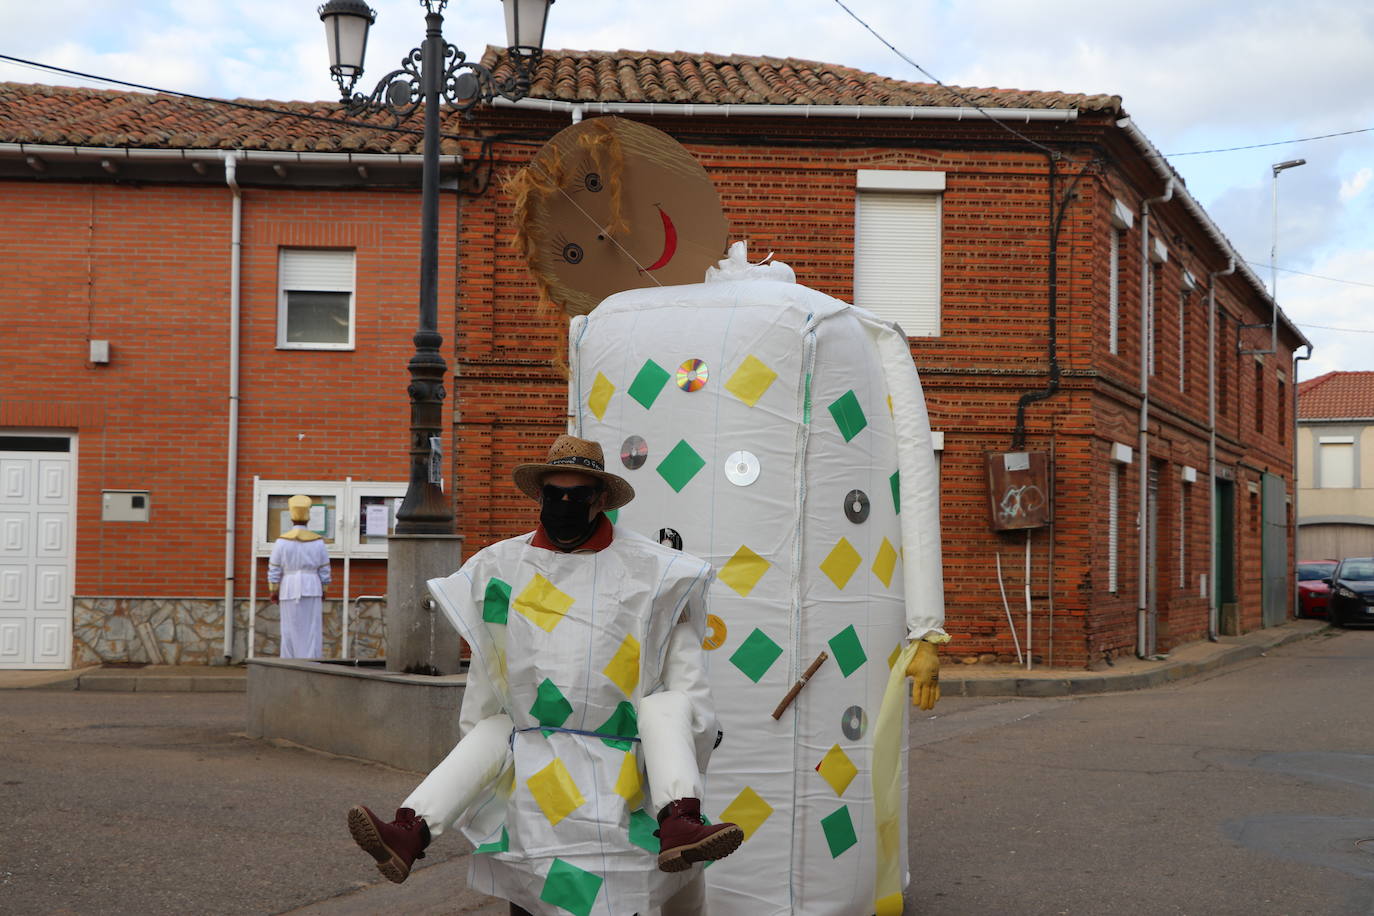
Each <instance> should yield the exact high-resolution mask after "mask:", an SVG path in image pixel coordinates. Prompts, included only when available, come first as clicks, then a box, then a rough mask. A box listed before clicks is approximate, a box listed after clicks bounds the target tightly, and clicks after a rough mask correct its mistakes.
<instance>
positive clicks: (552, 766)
mask: <svg viewBox="0 0 1374 916" xmlns="http://www.w3.org/2000/svg"><path fill="white" fill-rule="evenodd" d="M514 477H515V482H516V484H517V486H519V488H520V489H521V490H522V491H523V492H524V493H525V494H526V495H528V496H530V497H531V498H533V499H536V500H538V502H539V505H540V514H539V520H540V524H539V528H538V529H536V530H535V531H532V532H530V533H528V534H524V535H521V536H519V537H514V538H510V539H507V540H504V541H501V542H499V543H496V544H493V545H491V546H490V547H487V548H485V549H484V550H481V551H479V552H478V553H477V554H475V555H474V556H473V557H472V558H471V559H469V560H468V561H467V562H466V563H465V564H464V565H463V567H462V568H461V569H460V570H459V571H458V572H457V573H455V574H453V575H452V576H449V577H448V578H445V579H433V580H431V581H430V582H429V588H430V592H431V594H433V595H434V597H435V599H436V601H437V602H438V604H439V606H440V608H441V609H442V610H443V612H444V614H445V615H446V616H447V618H448V619H449V620H450V621H451V622H452V623H453V624H454V626H455V627H457V629H458V630H459V632H460V633H461V634H462V636H463V638H464V640H465V641H466V642H467V644H468V645H469V647H470V648H471V651H472V663H471V667H470V670H469V673H468V682H467V688H466V692H465V694H464V697H463V708H462V714H461V730H462V734H463V738H462V740H461V741H459V743H458V745H457V746H456V747H455V748H454V749H453V751H452V752H450V754H449V755H448V756H447V757H446V758H445V759H444V760H443V761H441V762H440V764H439V765H438V766H437V767H436V768H435V769H434V770H433V771H432V772H431V773H430V774H429V775H428V776H427V777H426V778H425V780H424V781H423V782H422V783H421V784H420V785H419V786H418V787H417V788H416V789H415V791H414V792H412V793H411V794H410V796H409V797H408V798H407V799H406V800H405V801H404V802H402V805H401V808H400V809H399V810H398V811H397V812H396V817H395V818H394V819H393V820H392V821H391V822H389V823H388V822H383V821H382V820H381V818H379V817H377V815H375V814H373V813H372V811H371V810H369V809H368V808H366V807H364V806H361V805H360V806H356V807H354V808H353V809H351V810H350V811H349V817H348V821H349V829H350V832H351V833H352V835H353V838H354V840H355V841H356V842H357V843H358V845H359V846H360V847H362V849H363V850H364V851H366V852H367V853H368V854H369V855H371V856H372V857H373V858H374V859H375V860H376V862H377V867H378V869H379V870H380V871H381V872H382V874H383V875H385V876H386V877H387V878H388V879H390V880H391V881H395V882H398V883H399V882H401V881H404V880H405V879H406V877H407V876H408V875H409V873H410V869H411V866H412V864H413V862H414V861H415V859H417V858H420V857H422V856H423V854H424V853H423V850H424V848H425V847H426V846H427V845H428V843H429V842H430V840H431V839H432V838H433V837H435V836H437V835H439V834H441V833H443V832H444V831H445V830H446V829H448V828H449V827H457V828H458V829H459V830H461V831H462V832H463V834H464V835H465V836H466V837H467V838H468V840H469V841H471V842H472V844H473V845H474V846H475V847H476V849H475V852H474V855H473V856H472V861H471V866H470V869H469V884H470V886H471V887H473V888H474V889H476V890H478V891H482V892H484V893H488V894H492V895H494V896H498V897H502V898H505V899H506V900H508V901H510V909H511V913H512V914H514V916H521V914H535V913H537V914H548V916H555V914H564V913H572V914H574V916H592V914H596V916H631V914H636V913H638V914H644V916H648V914H649V913H650V912H651V911H652V910H654V909H655V908H660V907H661V908H662V913H664V914H675V916H686V914H699V913H702V912H704V911H705V905H704V899H703V897H704V894H703V882H702V880H701V874H702V867H701V866H698V867H693V866H694V865H697V863H704V862H708V861H711V860H714V859H719V858H723V857H724V856H727V855H729V854H730V853H731V852H733V851H734V850H735V849H736V848H737V847H738V846H739V844H740V843H741V842H742V841H743V833H742V831H741V830H740V828H739V827H737V826H736V825H734V824H731V823H720V824H714V825H708V824H706V823H704V822H703V819H702V817H701V814H700V801H699V800H700V798H701V797H702V795H703V785H702V771H703V769H704V768H705V766H706V762H707V759H708V758H709V755H710V753H711V750H712V749H713V746H714V744H715V743H716V739H717V737H718V732H717V729H716V718H715V713H714V709H713V707H712V704H711V697H710V691H709V689H708V687H707V684H706V678H705V673H704V665H703V659H702V638H703V633H704V630H705V620H706V606H705V596H706V590H707V588H708V586H709V585H710V583H711V580H712V578H713V576H714V573H713V571H712V569H711V567H710V566H709V564H707V563H705V562H704V561H702V560H699V559H697V558H696V557H693V556H691V555H689V554H686V553H683V552H681V551H678V550H674V549H672V548H671V547H667V546H663V545H660V544H658V543H655V542H653V541H651V540H648V539H647V538H644V537H642V536H639V535H636V534H634V533H632V532H630V531H626V530H621V529H620V528H618V527H616V526H615V525H613V524H612V522H611V521H610V520H609V519H608V518H607V516H606V514H605V513H606V512H612V511H615V510H618V509H619V508H620V507H621V506H623V505H625V504H626V503H628V502H629V501H630V500H631V499H633V498H634V490H633V488H632V487H631V486H630V485H629V483H628V482H626V481H625V480H624V479H623V478H621V477H619V476H617V475H615V474H611V473H608V472H606V470H605V461H604V458H603V453H602V450H601V447H600V446H599V445H597V444H596V443H594V442H589V441H587V440H584V439H578V438H576V437H573V436H561V437H559V438H558V440H557V441H556V442H555V443H554V444H553V447H552V448H551V449H550V450H549V456H548V459H547V461H545V462H543V463H540V464H527V465H521V466H520V467H517V468H516V469H515V474H514ZM646 783H647V789H648V791H647V793H646V792H645V786H646ZM646 803H647V804H646ZM655 814H656V815H657V817H656V818H655V816H654V815H655ZM655 821H657V823H656V824H655ZM655 826H657V828H658V829H657V830H655V829H654V828H655Z"/></svg>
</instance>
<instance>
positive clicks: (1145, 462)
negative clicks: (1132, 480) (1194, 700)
mask: <svg viewBox="0 0 1374 916" xmlns="http://www.w3.org/2000/svg"><path fill="white" fill-rule="evenodd" d="M1173 196H1174V180H1173V179H1172V178H1170V179H1168V180H1167V181H1165V183H1164V193H1163V194H1161V195H1160V196H1159V197H1149V198H1146V199H1145V200H1143V201H1141V204H1140V508H1139V510H1138V511H1139V513H1140V524H1138V525H1137V526H1136V531H1137V532H1138V535H1137V542H1136V555H1137V561H1136V595H1137V598H1136V613H1135V625H1136V636H1135V654H1136V655H1137V656H1138V657H1139V658H1147V657H1148V656H1149V655H1150V654H1151V652H1150V649H1151V648H1152V647H1151V646H1149V645H1148V642H1149V640H1148V638H1147V637H1148V632H1147V630H1148V621H1147V617H1148V613H1149V597H1148V595H1147V594H1146V583H1147V582H1148V581H1149V579H1148V573H1149V570H1148V568H1147V567H1148V559H1149V558H1148V557H1146V555H1145V549H1146V545H1147V544H1149V540H1150V512H1149V509H1150V505H1149V500H1150V350H1149V347H1150V286H1151V280H1150V204H1162V203H1167V202H1168V201H1169V200H1171V199H1172V198H1173Z"/></svg>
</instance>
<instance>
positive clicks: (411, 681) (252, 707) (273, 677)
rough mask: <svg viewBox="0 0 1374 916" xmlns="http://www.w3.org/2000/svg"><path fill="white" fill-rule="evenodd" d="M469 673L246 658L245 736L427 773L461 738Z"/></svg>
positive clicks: (299, 660) (300, 660)
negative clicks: (433, 674)
mask: <svg viewBox="0 0 1374 916" xmlns="http://www.w3.org/2000/svg"><path fill="white" fill-rule="evenodd" d="M466 685H467V674H466V672H464V673H461V674H450V675H444V676H440V677H426V676H424V675H414V674H393V673H389V672H387V671H385V670H381V669H380V668H378V667H375V666H367V665H365V664H359V665H357V666H355V665H354V664H353V663H337V662H317V661H306V660H302V659H281V658H254V659H250V660H249V661H248V726H247V730H248V735H249V737H252V738H284V739H286V740H288V741H293V742H295V743H296V744H301V745H304V746H306V747H311V748H315V749H317V750H321V751H328V752H329V753H332V754H344V755H347V756H349V757H360V758H362V759H364V760H374V761H376V762H378V763H384V764H387V765H388V766H393V767H397V768H399V769H403V770H413V771H415V772H420V773H424V772H428V771H429V770H431V769H433V767H434V765H435V764H437V763H438V762H439V761H440V760H442V759H443V758H444V757H445V756H446V755H447V754H448V752H449V751H450V750H452V749H453V746H454V745H455V744H457V743H458V713H459V708H460V707H461V706H462V702H463V690H464V688H465V687H466Z"/></svg>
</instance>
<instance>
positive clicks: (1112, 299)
mask: <svg viewBox="0 0 1374 916" xmlns="http://www.w3.org/2000/svg"><path fill="white" fill-rule="evenodd" d="M1110 238H1111V240H1112V249H1111V255H1110V261H1109V263H1110V265H1111V266H1110V278H1111V285H1110V287H1109V289H1108V291H1107V295H1108V299H1107V329H1108V330H1107V352H1108V353H1113V354H1114V353H1116V352H1117V350H1118V349H1119V348H1120V343H1119V341H1118V338H1117V334H1118V331H1117V327H1118V325H1119V324H1120V322H1121V319H1120V311H1121V299H1120V296H1121V233H1120V232H1115V231H1113V232H1112V234H1111V236H1110Z"/></svg>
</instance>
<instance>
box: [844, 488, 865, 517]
mask: <svg viewBox="0 0 1374 916" xmlns="http://www.w3.org/2000/svg"><path fill="white" fill-rule="evenodd" d="M844 517H845V518H847V519H849V520H850V521H851V522H853V523H854V524H856V525H858V524H862V523H863V522H865V521H867V520H868V494H867V493H865V492H864V491H863V490H850V491H849V492H848V493H846V494H845V495H844Z"/></svg>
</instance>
